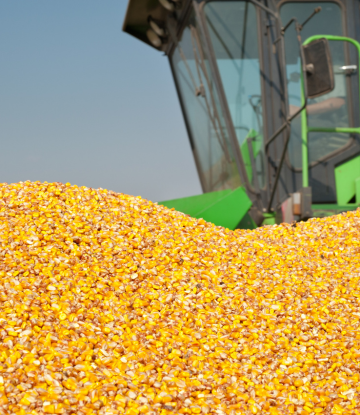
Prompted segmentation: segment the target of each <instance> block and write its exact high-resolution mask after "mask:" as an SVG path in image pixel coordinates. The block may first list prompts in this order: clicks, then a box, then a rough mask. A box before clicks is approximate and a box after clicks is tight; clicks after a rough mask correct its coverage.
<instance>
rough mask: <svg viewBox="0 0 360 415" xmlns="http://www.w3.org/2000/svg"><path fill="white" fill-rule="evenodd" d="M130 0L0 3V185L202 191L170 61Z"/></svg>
mask: <svg viewBox="0 0 360 415" xmlns="http://www.w3.org/2000/svg"><path fill="white" fill-rule="evenodd" d="M126 6H127V0H106V1H101V0H75V1H74V0H31V1H29V0H0V143H1V149H0V182H7V183H12V182H18V181H25V180H33V181H35V180H40V181H48V182H51V181H60V182H70V183H72V184H77V185H81V186H83V185H84V186H89V187H95V188H97V187H102V188H107V189H111V190H115V191H117V192H123V193H128V194H133V195H140V196H142V197H145V198H147V199H151V200H154V201H158V200H166V199H172V198H177V197H184V196H190V195H194V194H199V193H201V188H200V184H199V180H198V177H197V173H196V169H195V164H194V161H193V157H192V154H191V150H190V146H189V143H188V138H187V133H186V130H185V126H184V122H183V118H182V114H181V111H180V106H179V103H178V98H177V95H176V91H175V87H174V83H173V80H172V77H171V73H170V68H169V64H168V60H167V58H166V57H164V56H162V54H161V53H159V52H157V51H155V50H153V49H152V48H150V47H148V46H146V45H144V44H142V43H141V42H139V41H138V40H136V39H134V38H132V37H130V36H129V35H127V34H125V33H123V32H122V31H121V28H122V23H123V20H124V15H125V11H126Z"/></svg>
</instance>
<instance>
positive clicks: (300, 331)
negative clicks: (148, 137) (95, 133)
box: [0, 182, 360, 415]
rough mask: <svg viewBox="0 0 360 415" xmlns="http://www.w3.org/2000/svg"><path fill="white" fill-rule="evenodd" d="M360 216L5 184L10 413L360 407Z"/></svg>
mask: <svg viewBox="0 0 360 415" xmlns="http://www.w3.org/2000/svg"><path fill="white" fill-rule="evenodd" d="M359 225H360V212H358V211H356V212H350V213H346V214H342V215H339V216H334V217H330V218H326V219H312V220H310V221H308V222H307V223H301V224H298V225H297V226H291V225H288V224H284V225H280V226H273V227H264V228H260V229H257V230H256V231H244V230H239V231H235V232H232V231H229V230H226V229H223V228H220V227H215V226H214V225H212V224H209V223H206V222H204V221H203V220H196V219H192V218H189V217H187V216H185V215H183V214H182V213H179V212H176V211H173V210H169V209H167V208H165V207H162V206H158V205H157V204H154V203H152V202H149V201H147V200H143V199H141V198H140V197H132V196H127V195H123V194H116V193H114V192H110V191H106V190H102V189H100V190H93V189H89V188H85V187H81V188H80V187H77V186H70V185H69V184H67V185H62V184H60V183H39V182H36V183H31V182H25V183H18V184H12V185H7V184H2V185H0V414H20V415H26V414H34V415H36V414H43V413H45V414H74V415H75V414H76V415H82V414H95V413H98V414H122V413H125V414H129V415H137V414H140V413H141V414H142V413H148V414H162V415H163V414H176V413H181V414H200V413H204V414H207V413H209V414H210V413H211V414H219V415H221V414H225V413H226V414H256V413H258V414H266V413H271V414H291V413H300V414H317V413H324V414H330V413H332V414H358V413H360V411H359V410H358V409H357V408H359V391H360V387H359V359H360V350H359V349H360V330H359V316H360V310H359V298H360V289H359V276H360V274H359V273H360V265H359V262H360V255H359V251H360V239H359V235H360V232H359V230H360V228H359Z"/></svg>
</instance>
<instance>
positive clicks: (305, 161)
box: [301, 73, 309, 187]
mask: <svg viewBox="0 0 360 415" xmlns="http://www.w3.org/2000/svg"><path fill="white" fill-rule="evenodd" d="M304 104H305V94H304V74H303V73H302V74H301V106H303V105H304ZM301 153H302V173H303V174H302V185H303V187H308V186H309V152H308V126H307V115H306V108H304V109H303V110H302V111H301Z"/></svg>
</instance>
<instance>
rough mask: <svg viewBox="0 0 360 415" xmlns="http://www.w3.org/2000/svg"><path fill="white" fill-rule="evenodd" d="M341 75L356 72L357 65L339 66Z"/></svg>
mask: <svg viewBox="0 0 360 415" xmlns="http://www.w3.org/2000/svg"><path fill="white" fill-rule="evenodd" d="M339 69H340V71H341V73H344V74H345V75H351V74H353V73H355V72H356V71H357V65H345V66H340V68H339Z"/></svg>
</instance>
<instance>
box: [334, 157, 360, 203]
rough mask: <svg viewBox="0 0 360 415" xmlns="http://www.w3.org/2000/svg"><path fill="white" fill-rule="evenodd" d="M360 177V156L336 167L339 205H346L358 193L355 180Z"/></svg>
mask: <svg viewBox="0 0 360 415" xmlns="http://www.w3.org/2000/svg"><path fill="white" fill-rule="evenodd" d="M359 177H360V156H357V157H354V158H353V159H351V160H349V161H347V162H346V163H343V164H341V165H340V166H337V167H335V185H336V197H337V202H338V204H339V205H346V204H348V203H349V202H350V200H351V199H352V198H354V196H355V194H356V187H355V181H356V179H357V178H359Z"/></svg>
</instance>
